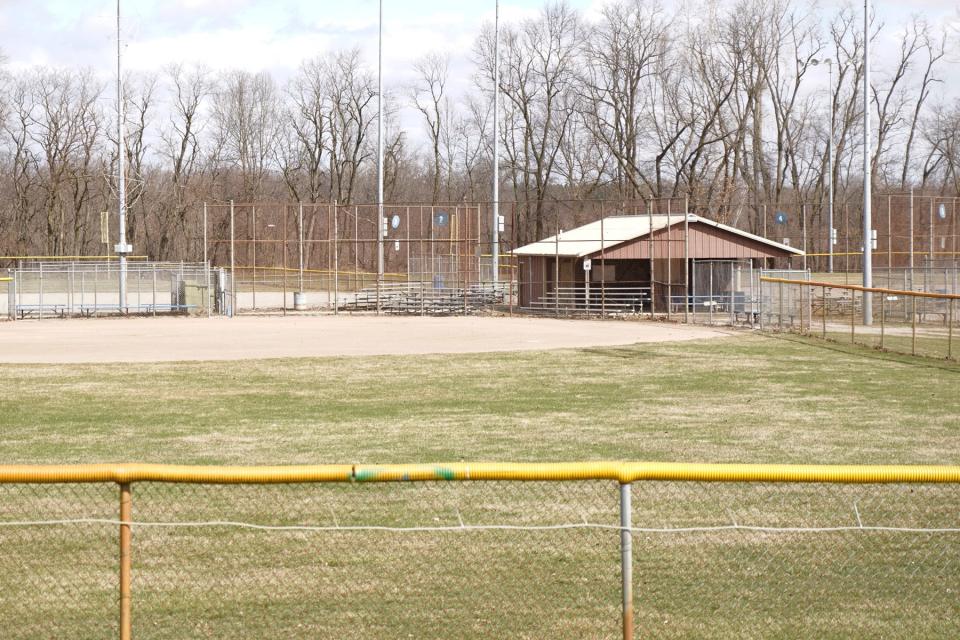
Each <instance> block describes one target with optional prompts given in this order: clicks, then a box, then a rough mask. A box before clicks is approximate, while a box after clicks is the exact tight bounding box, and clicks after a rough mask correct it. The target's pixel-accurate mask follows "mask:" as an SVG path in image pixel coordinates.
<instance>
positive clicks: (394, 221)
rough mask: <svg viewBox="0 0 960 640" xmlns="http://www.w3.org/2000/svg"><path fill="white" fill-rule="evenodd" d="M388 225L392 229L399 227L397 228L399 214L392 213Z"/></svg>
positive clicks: (398, 225)
mask: <svg viewBox="0 0 960 640" xmlns="http://www.w3.org/2000/svg"><path fill="white" fill-rule="evenodd" d="M390 227H391V228H393V229H399V228H400V216H399V215H397V214H393V217H392V218H390Z"/></svg>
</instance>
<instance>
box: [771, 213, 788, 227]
mask: <svg viewBox="0 0 960 640" xmlns="http://www.w3.org/2000/svg"><path fill="white" fill-rule="evenodd" d="M773 221H774V222H776V223H777V224H787V214H786V213H784V212H783V211H777V213H776V215H775V216H773Z"/></svg>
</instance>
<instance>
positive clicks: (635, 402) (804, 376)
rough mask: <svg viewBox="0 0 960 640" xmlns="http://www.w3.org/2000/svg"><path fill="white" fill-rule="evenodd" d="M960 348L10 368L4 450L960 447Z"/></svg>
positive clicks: (622, 455) (3, 398) (611, 453)
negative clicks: (926, 355) (922, 355)
mask: <svg viewBox="0 0 960 640" xmlns="http://www.w3.org/2000/svg"><path fill="white" fill-rule="evenodd" d="M958 382H960V365H957V364H948V363H943V362H938V361H933V360H924V359H914V358H910V357H905V356H898V355H894V354H880V353H874V352H871V351H869V350H867V349H863V348H859V347H847V346H844V345H838V344H825V343H822V342H819V341H817V340H815V339H811V340H802V339H799V338H794V337H776V338H771V337H762V336H739V337H735V338H729V339H721V340H710V341H700V342H689V343H666V344H646V345H638V346H632V347H622V348H598V349H587V350H580V351H548V352H529V353H515V354H503V353H499V354H475V355H438V356H414V357H403V356H386V357H369V358H331V359H313V360H311V359H302V360H261V361H248V362H230V363H223V362H211V363H184V364H148V365H143V364H132V365H123V366H121V365H115V364H109V365H60V364H58V365H33V366H22V365H0V405H2V407H3V411H0V459H2V460H4V461H6V462H10V463H12V462H29V463H60V462H114V461H150V462H171V463H197V464H200V463H202V464H292V463H320V462H343V463H360V462H364V463H386V462H434V461H455V460H521V461H530V460H533V461H550V460H580V459H638V460H646V459H649V460H683V461H698V462H728V461H735V462H821V463H958V462H960V425H958V416H960V394H957V392H956V389H957V384H958Z"/></svg>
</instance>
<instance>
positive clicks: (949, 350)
mask: <svg viewBox="0 0 960 640" xmlns="http://www.w3.org/2000/svg"><path fill="white" fill-rule="evenodd" d="M954 302H956V300H954V299H953V298H950V302H949V303H948V305H949V306H948V314H949V316H948V318H947V360H951V359H953V303H954Z"/></svg>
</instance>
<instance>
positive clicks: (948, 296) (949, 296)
mask: <svg viewBox="0 0 960 640" xmlns="http://www.w3.org/2000/svg"><path fill="white" fill-rule="evenodd" d="M760 281H761V282H773V283H777V282H780V283H782V284H799V285H806V286H808V287H826V288H827V289H846V290H848V291H865V292H867V293H884V294H888V295H894V296H915V297H917V298H936V299H938V300H960V295H958V294H953V293H927V292H924V291H904V290H902V289H883V288H880V287H862V286H860V285H856V284H843V283H837V282H823V281H820V280H790V279H788V278H771V277H768V276H761V277H760Z"/></svg>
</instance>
